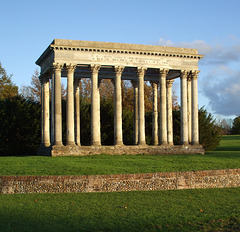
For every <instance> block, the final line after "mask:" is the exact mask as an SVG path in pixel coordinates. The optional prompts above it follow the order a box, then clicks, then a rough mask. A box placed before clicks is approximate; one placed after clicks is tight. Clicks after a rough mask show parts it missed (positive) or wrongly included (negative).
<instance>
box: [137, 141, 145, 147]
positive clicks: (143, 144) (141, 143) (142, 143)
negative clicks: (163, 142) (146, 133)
mask: <svg viewBox="0 0 240 232" xmlns="http://www.w3.org/2000/svg"><path fill="white" fill-rule="evenodd" d="M137 145H138V146H147V144H146V142H145V141H141V142H139V143H138V144H137Z"/></svg>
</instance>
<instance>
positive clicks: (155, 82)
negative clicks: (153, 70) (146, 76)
mask: <svg viewBox="0 0 240 232" xmlns="http://www.w3.org/2000/svg"><path fill="white" fill-rule="evenodd" d="M150 83H151V86H152V87H153V86H154V85H155V84H157V85H158V83H159V82H158V81H150Z"/></svg>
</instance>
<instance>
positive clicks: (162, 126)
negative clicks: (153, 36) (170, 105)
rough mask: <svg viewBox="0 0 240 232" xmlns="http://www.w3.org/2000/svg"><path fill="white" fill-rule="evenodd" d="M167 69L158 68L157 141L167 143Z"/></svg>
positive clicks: (162, 143) (161, 143)
mask: <svg viewBox="0 0 240 232" xmlns="http://www.w3.org/2000/svg"><path fill="white" fill-rule="evenodd" d="M168 71H169V70H168V69H162V70H160V77H159V84H160V107H159V109H160V120H159V143H160V145H167V101H166V77H167V74H168Z"/></svg>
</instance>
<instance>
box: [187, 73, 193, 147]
mask: <svg viewBox="0 0 240 232" xmlns="http://www.w3.org/2000/svg"><path fill="white" fill-rule="evenodd" d="M191 80H192V78H191V75H188V77H187V108H188V142H189V143H190V144H191V143H192V81H191Z"/></svg>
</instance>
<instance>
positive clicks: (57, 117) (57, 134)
mask: <svg viewBox="0 0 240 232" xmlns="http://www.w3.org/2000/svg"><path fill="white" fill-rule="evenodd" d="M53 68H54V145H62V96H61V71H62V65H59V64H54V66H53Z"/></svg>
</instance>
